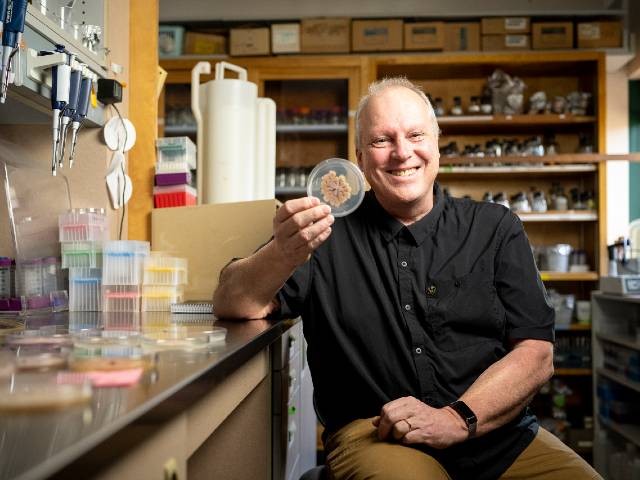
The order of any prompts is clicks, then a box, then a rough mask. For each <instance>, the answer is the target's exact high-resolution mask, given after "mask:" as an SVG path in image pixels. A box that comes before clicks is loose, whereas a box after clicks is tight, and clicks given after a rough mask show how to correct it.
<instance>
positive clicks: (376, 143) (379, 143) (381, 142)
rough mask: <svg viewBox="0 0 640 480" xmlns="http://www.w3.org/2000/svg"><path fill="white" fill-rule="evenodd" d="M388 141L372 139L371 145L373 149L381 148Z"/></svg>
mask: <svg viewBox="0 0 640 480" xmlns="http://www.w3.org/2000/svg"><path fill="white" fill-rule="evenodd" d="M388 141H389V139H387V138H374V139H373V141H372V142H371V145H373V146H374V147H381V146H383V145H386V144H387V142H388Z"/></svg>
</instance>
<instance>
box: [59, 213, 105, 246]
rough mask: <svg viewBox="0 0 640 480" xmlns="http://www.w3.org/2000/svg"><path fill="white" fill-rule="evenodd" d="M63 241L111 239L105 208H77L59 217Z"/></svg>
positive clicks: (61, 239)
mask: <svg viewBox="0 0 640 480" xmlns="http://www.w3.org/2000/svg"><path fill="white" fill-rule="evenodd" d="M58 228H59V230H60V241H61V242H86V241H90V242H102V241H105V240H108V239H109V224H108V222H107V215H106V213H105V210H104V208H75V209H73V210H70V211H69V212H67V213H63V214H62V215H60V216H59V217H58Z"/></svg>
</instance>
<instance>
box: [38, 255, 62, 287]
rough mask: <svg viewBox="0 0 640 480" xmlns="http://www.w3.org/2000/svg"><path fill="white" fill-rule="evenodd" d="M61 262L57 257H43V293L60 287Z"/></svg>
mask: <svg viewBox="0 0 640 480" xmlns="http://www.w3.org/2000/svg"><path fill="white" fill-rule="evenodd" d="M60 277H61V272H60V262H59V261H58V259H57V258H56V257H45V258H43V259H42V294H43V295H48V294H50V293H52V292H57V291H58V290H59V289H60V283H61V282H60Z"/></svg>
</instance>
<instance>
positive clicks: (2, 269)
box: [0, 257, 13, 298]
mask: <svg viewBox="0 0 640 480" xmlns="http://www.w3.org/2000/svg"><path fill="white" fill-rule="evenodd" d="M12 283H13V282H12V281H11V259H10V258H7V257H0V298H8V297H11V296H12V289H11V287H12Z"/></svg>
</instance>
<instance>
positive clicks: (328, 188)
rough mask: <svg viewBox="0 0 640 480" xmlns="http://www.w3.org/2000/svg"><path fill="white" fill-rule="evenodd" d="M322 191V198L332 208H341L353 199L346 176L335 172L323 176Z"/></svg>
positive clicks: (330, 171)
mask: <svg viewBox="0 0 640 480" xmlns="http://www.w3.org/2000/svg"><path fill="white" fill-rule="evenodd" d="M320 190H321V192H322V198H323V199H324V201H325V202H326V203H328V204H329V205H331V206H332V207H339V206H340V205H342V204H343V203H344V202H346V201H347V200H349V198H351V185H349V182H347V178H346V177H345V176H344V175H337V174H336V172H335V171H334V170H329V172H327V173H326V174H324V175H323V176H322V179H321V184H320Z"/></svg>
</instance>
